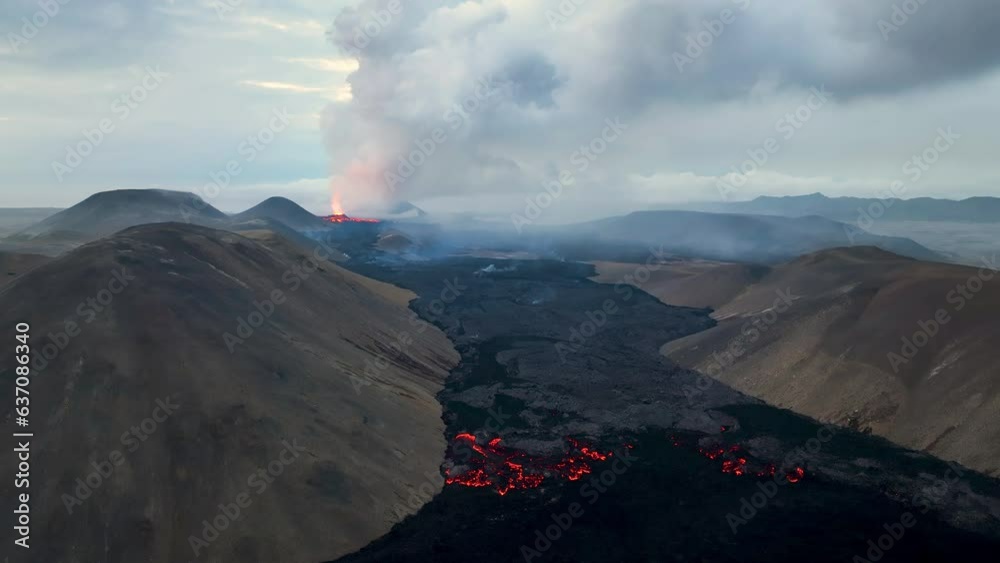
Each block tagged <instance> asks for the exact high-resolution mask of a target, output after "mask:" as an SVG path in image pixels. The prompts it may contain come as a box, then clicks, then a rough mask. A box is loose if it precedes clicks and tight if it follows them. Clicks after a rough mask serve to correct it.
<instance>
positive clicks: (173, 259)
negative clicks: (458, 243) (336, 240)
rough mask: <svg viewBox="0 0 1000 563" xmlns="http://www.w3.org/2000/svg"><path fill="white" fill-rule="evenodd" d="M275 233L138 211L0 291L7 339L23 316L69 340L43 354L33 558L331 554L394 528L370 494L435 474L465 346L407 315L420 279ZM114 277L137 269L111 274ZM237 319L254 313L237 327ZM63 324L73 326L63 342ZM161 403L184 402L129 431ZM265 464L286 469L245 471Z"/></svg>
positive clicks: (6, 485)
mask: <svg viewBox="0 0 1000 563" xmlns="http://www.w3.org/2000/svg"><path fill="white" fill-rule="evenodd" d="M279 246H280V245H272V246H271V247H267V248H266V247H264V246H261V245H260V244H258V243H256V242H253V241H251V240H249V239H247V238H244V237H241V236H238V235H236V234H232V233H227V232H222V231H216V230H212V229H208V228H203V227H195V226H189V225H179V224H159V225H146V226H140V227H135V228H132V229H128V230H126V231H123V232H121V233H118V234H116V235H114V236H112V237H110V238H107V239H102V240H99V241H97V242H94V243H90V244H88V245H85V246H83V247H81V248H79V249H77V250H75V251H73V252H70V253H69V254H67V255H65V256H63V257H62V258H60V259H58V260H55V261H53V262H50V263H48V264H46V265H44V266H41V267H39V268H37V269H35V270H33V271H32V272H30V273H28V274H26V275H24V276H22V277H19V278H17V279H16V280H15V281H14V282H12V283H10V284H8V285H7V286H6V287H4V288H3V289H0V310H2V311H3V312H2V313H0V317H2V321H0V323H2V324H0V326H3V327H4V331H5V335H6V336H5V338H7V340H8V341H10V342H11V343H14V338H13V334H12V329H13V327H14V326H15V323H16V322H19V321H27V322H30V323H31V335H32V337H31V343H32V346H33V348H34V349H35V350H42V348H43V345H45V344H46V343H48V342H49V338H48V337H47V336H46V335H49V334H52V335H54V336H55V340H57V341H60V342H62V343H63V345H64V347H65V349H63V350H62V351H61V352H59V353H58V355H56V356H55V357H54V359H50V360H48V361H47V362H42V361H40V360H39V361H36V368H41V369H37V370H36V373H35V375H34V376H33V377H32V380H31V398H32V401H33V402H32V405H31V407H32V411H31V416H30V420H31V426H30V430H31V431H33V432H35V438H34V442H33V445H32V475H31V486H32V489H31V494H32V503H33V506H32V518H33V526H34V528H33V533H32V538H31V539H32V546H33V547H32V550H31V552H30V554H31V557H30V558H29V559H25V560H26V561H38V562H43V561H44V562H51V561H108V562H121V563H131V562H134V561H146V562H156V563H160V562H162V563H174V562H177V561H195V560H200V561H246V562H250V561H321V560H327V559H331V558H336V557H338V556H340V555H343V554H346V553H349V552H352V551H354V550H357V549H359V548H360V547H362V546H363V545H365V544H366V543H368V542H369V541H371V540H372V539H374V538H376V537H378V536H380V535H382V534H384V533H386V532H387V531H388V530H389V527H390V526H391V524H392V523H391V522H390V521H389V518H388V517H387V516H386V514H385V513H384V512H378V511H375V510H373V509H372V507H373V506H375V505H383V506H390V507H391V506H395V505H398V504H400V503H402V504H404V505H405V504H406V503H408V501H409V499H410V497H411V495H412V493H413V491H415V490H420V489H423V490H424V491H427V490H428V486H429V487H430V490H431V492H433V490H435V489H436V488H437V487H439V485H440V481H439V480H438V479H434V477H435V476H437V475H438V472H439V466H440V463H441V459H442V456H443V452H444V448H445V443H444V441H443V423H442V421H441V409H440V405H439V404H438V403H437V401H436V400H435V393H436V392H437V391H438V389H439V388H440V386H441V384H442V381H443V379H444V377H445V375H446V373H447V371H448V370H449V369H450V367H451V366H453V365H454V364H455V363H456V362H457V360H458V357H457V354H456V352H455V351H454V349H453V348H452V347H451V345H450V343H449V342H448V340H447V339H446V338H445V337H444V335H443V334H442V333H440V332H439V331H438V330H436V329H434V328H432V327H428V326H426V325H420V324H419V323H417V322H411V316H410V311H409V310H408V309H407V308H406V305H405V304H406V301H407V300H408V299H409V298H411V297H412V294H409V293H407V292H405V291H403V290H400V289H398V288H392V287H391V286H386V285H385V284H380V283H377V282H373V281H371V280H367V279H365V278H363V277H361V276H358V275H356V274H353V273H350V272H347V271H346V270H343V269H342V268H340V267H339V266H336V265H335V264H333V263H330V262H322V263H317V264H310V263H308V260H307V259H306V258H307V257H304V256H303V255H302V254H300V253H295V252H288V251H286V250H284V249H282V248H280V247H279ZM315 266H318V269H314V267H315ZM116 272H117V274H116ZM307 272H312V273H307ZM116 276H118V277H122V278H126V279H127V278H128V277H134V279H131V280H129V281H128V286H127V287H124V288H122V287H121V285H120V282H114V283H112V282H111V281H110V280H112V279H115V278H116ZM295 280H298V281H297V282H296V281H295ZM109 288H112V289H119V290H121V291H120V292H119V293H117V294H114V295H113V297H112V299H111V302H110V304H107V305H104V306H101V308H102V310H101V311H100V312H97V311H96V310H94V309H95V308H94V307H93V306H92V305H91V304H87V300H88V299H90V298H96V299H99V300H100V299H102V298H106V297H107V296H108V295H109V293H108V292H107V291H106V290H108V289H109ZM276 290H281V291H282V294H283V295H284V298H285V299H284V301H283V302H281V303H276V304H274V306H273V312H270V314H269V315H266V317H265V316H264V315H261V317H257V315H255V314H254V313H255V311H258V310H261V309H263V310H264V311H271V308H270V305H268V304H266V303H264V302H265V301H266V300H268V299H271V300H273V301H278V299H276V298H275V296H276V294H275V293H274V292H275V291H276ZM105 302H107V300H106V299H105ZM255 302H256V303H258V304H261V305H260V306H259V307H258V306H255ZM81 303H84V305H82V306H81V305H80V304H81ZM98 305H100V303H99V302H98ZM261 318H265V320H264V322H263V323H259V322H257V321H260V320H261ZM240 319H243V320H244V321H247V322H255V323H257V324H258V326H257V328H254V329H253V332H252V334H248V333H247V331H244V332H242V333H239V332H237V327H238V325H239V323H240V322H241V321H240ZM67 321H72V322H74V323H76V325H75V326H76V327H77V328H76V329H74V330H73V331H72V333H73V334H75V336H70V337H69V338H68V339H67V338H66V337H64V336H62V335H61V333H63V332H65V331H66V330H67V325H66V322H67ZM88 321H89V322H88ZM226 333H231V334H233V335H237V336H239V337H241V338H242V339H243V342H242V343H236V342H233V341H232V340H230V341H229V342H227V340H226V338H227V337H226V336H225V334H226ZM12 346H13V344H12ZM49 351H50V352H51V351H52V349H51V348H50V350H49ZM12 354H13V348H12V349H11V354H8V355H6V356H5V358H4V359H3V360H0V368H5V369H4V371H3V374H4V375H3V377H2V378H3V388H2V391H0V400H2V401H3V402H4V404H6V405H13V404H14V398H13V393H14V392H13V373H14V364H13V361H14V360H13V355H12ZM43 364H47V365H43ZM366 369H367V373H366ZM167 399H169V401H172V402H173V403H175V404H176V405H179V406H177V407H176V411H175V412H174V414H172V415H170V416H169V417H165V420H162V421H161V422H159V423H157V424H156V426H155V429H154V430H153V431H152V432H149V433H148V434H146V439H145V441H142V442H138V441H136V440H135V439H134V438H132V437H129V435H128V433H129V432H130V429H131V428H132V427H138V428H139V429H140V431H143V427H142V426H141V425H142V424H144V422H143V421H144V420H146V419H149V420H150V421H152V418H151V417H153V416H154V415H159V416H161V418H163V417H162V415H163V411H162V410H156V409H157V405H158V403H157V401H166V400H167ZM7 416H8V418H9V417H10V416H11V413H10V412H7ZM146 424H147V429H148V426H149V423H146ZM126 438H128V441H125V439H126ZM289 444H292V445H293V448H291V449H290V448H289V446H288V445H289ZM294 446H298V447H301V448H303V449H301V450H298V449H296V448H295V447H294ZM132 447H134V448H135V449H134V451H132V450H130V448H132ZM112 452H119V455H118V456H117V457H109V456H113V455H114V454H112ZM290 452H294V456H293V455H292V453H290ZM11 459H13V458H12V456H5V459H4V462H3V467H4V471H5V472H6V474H8V475H11V474H13V471H11V470H12V469H13V468H12V467H10V463H11V462H10V460H11ZM109 459H111V460H116V461H118V462H120V464H118V465H116V466H115V468H114V472H113V473H112V474H111V475H110V476H109V477H106V478H104V479H103V480H102V483H101V484H100V485H99V486H97V487H96V488H95V489H94V490H93V492H92V493H91V495H90V497H89V498H86V499H83V500H82V501H81V503H79V504H78V503H74V502H72V501H70V502H68V503H67V501H66V499H67V498H72V495H74V494H75V492H74V491H75V490H76V489H77V488H78V487H80V485H79V483H78V482H77V481H76V480H77V479H78V478H82V479H86V478H87V476H88V475H89V474H91V473H93V472H94V471H95V469H94V466H93V465H92V462H93V463H97V465H98V467H100V466H101V464H102V463H103V462H105V461H107V460H109ZM285 462H288V463H285ZM262 468H263V469H264V470H265V471H276V470H277V469H280V472H279V474H278V475H275V474H274V473H273V472H270V473H265V474H258V475H256V477H257V479H254V477H255V473H256V472H258V471H259V470H261V469H262ZM274 468H276V469H274ZM268 479H270V482H269V483H267V484H266V487H264V490H260V487H261V485H262V483H265V482H267V481H268ZM12 485H13V481H8V480H4V482H3V484H0V494H2V496H3V498H13V497H12V494H13V492H14V490H13V487H12ZM84 492H85V491H84ZM424 494H426V493H424ZM64 495H71V496H70V497H67V496H64ZM242 495H246V496H245V497H244V496H242ZM239 499H243V500H249V505H248V506H246V507H245V508H243V509H242V510H241V514H240V516H239V517H238V518H236V519H235V522H233V523H231V524H228V525H227V526H226V529H225V530H222V531H220V532H219V535H218V537H217V538H214V539H213V541H210V542H208V545H207V547H203V549H202V551H201V552H200V553H199V555H198V557H196V556H195V554H194V553H193V551H192V547H191V543H192V540H191V538H192V537H196V538H199V539H202V540H203V539H204V538H205V537H206V534H205V531H204V529H205V524H204V522H206V521H208V522H214V521H215V519H216V518H219V517H220V516H219V515H220V508H219V506H220V505H226V506H231V505H232V504H233V503H236V502H239ZM67 504H68V505H69V506H70V507H71V508H72V509H73V513H72V514H68V513H67V508H66V506H67ZM5 530H7V531H5V532H4V533H3V538H0V539H2V541H4V542H7V544H8V545H10V542H12V541H13V540H12V538H10V537H9V536H10V534H11V532H10V527H7V528H5ZM208 536H209V537H211V534H208Z"/></svg>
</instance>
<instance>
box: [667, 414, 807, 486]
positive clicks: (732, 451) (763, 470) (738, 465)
mask: <svg viewBox="0 0 1000 563" xmlns="http://www.w3.org/2000/svg"><path fill="white" fill-rule="evenodd" d="M726 431H728V429H727V428H726V427H723V432H726ZM670 440H671V442H673V445H674V447H675V448H679V447H681V446H682V445H683V442H682V441H681V439H680V438H679V437H678V436H676V435H671V436H670ZM741 449H742V448H740V446H739V444H733V445H731V446H728V447H726V446H721V445H718V446H712V447H711V448H703V447H698V448H697V451H698V453H699V454H701V455H702V456H703V457H705V458H707V459H710V460H712V461H717V460H718V461H721V462H722V472H723V473H726V474H729V475H734V476H736V477H742V476H744V475H756V476H757V477H762V478H767V477H772V478H773V477H774V476H775V475H777V473H778V468H777V467H776V466H775V465H774V464H773V463H767V464H764V465H763V466H759V465H756V464H755V468H754V469H753V470H752V469H751V467H750V465H751V463H750V460H749V459H747V457H746V456H743V455H740V450H741ZM805 476H806V471H805V469H803V468H801V467H795V468H793V469H792V470H791V471H789V472H788V473H786V474H785V479H786V480H787V481H788V482H789V483H792V484H795V483H799V482H801V481H802V480H803V479H804V478H805Z"/></svg>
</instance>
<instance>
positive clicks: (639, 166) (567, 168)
mask: <svg viewBox="0 0 1000 563" xmlns="http://www.w3.org/2000/svg"><path fill="white" fill-rule="evenodd" d="M46 4H47V3H46V2H45V1H44V0H43V1H42V2H38V0H4V2H3V3H2V5H0V25H2V26H3V27H2V29H0V31H3V34H4V41H0V73H2V76H3V80H2V81H0V145H2V146H0V173H2V176H0V179H2V188H0V196H2V198H0V206H67V205H71V204H73V203H75V202H76V201H78V200H80V199H82V198H83V197H85V196H86V195H88V194H90V193H92V192H94V191H99V190H104V189H111V188H118V187H122V188H124V187H134V188H140V187H160V188H170V189H183V190H193V191H196V192H198V193H200V194H201V195H203V197H205V198H206V199H207V200H209V201H210V202H211V203H213V204H214V205H216V206H217V207H219V208H221V209H223V210H226V211H235V210H239V209H241V208H244V207H247V206H249V205H252V204H253V203H256V202H257V201H259V200H260V199H263V198H264V197H267V196H269V195H275V194H277V195H286V196H289V197H292V198H294V199H296V200H298V201H299V202H300V203H302V204H303V205H305V206H307V207H309V208H311V209H313V210H316V211H320V210H322V209H325V208H327V207H328V201H329V199H330V192H331V190H336V191H338V192H341V193H342V197H343V199H344V202H345V204H346V205H347V207H348V211H350V210H351V208H352V207H357V206H359V205H368V204H369V203H372V202H374V201H378V200H383V199H407V200H410V201H414V202H416V203H417V204H419V205H421V206H423V207H426V208H429V209H431V210H442V211H445V210H447V211H459V210H467V211H473V212H477V213H484V212H493V213H510V212H516V211H521V210H523V209H524V207H525V205H526V203H525V202H526V198H527V199H534V198H537V197H538V194H540V193H543V190H544V189H545V187H546V186H549V189H550V190H553V189H555V186H557V185H558V186H560V187H561V191H560V193H561V195H560V196H559V198H558V200H557V201H558V205H555V204H554V205H553V206H552V211H550V212H549V213H548V214H547V215H546V217H547V218H548V219H551V220H565V219H567V218H584V217H593V216H598V215H604V214H608V213H613V212H620V211H627V210H630V209H638V208H649V207H655V206H664V205H669V204H672V203H676V202H683V201H719V200H722V199H723V198H724V197H725V198H729V199H732V200H742V199H751V198H753V197H756V196H758V195H761V194H771V195H788V194H806V193H813V192H817V191H822V192H824V193H826V194H828V195H859V196H878V195H879V194H882V193H884V192H885V190H886V189H887V187H888V186H889V185H890V184H891V183H892V182H893V181H895V180H903V181H906V193H905V195H906V196H907V197H913V196H921V195H930V196H938V197H954V198H959V197H968V196H974V195H1000V188H998V186H1000V183H998V180H1000V159H997V158H996V154H997V152H998V150H1000V141H998V139H1000V137H998V135H997V134H996V127H997V125H998V124H1000V105H998V104H1000V103H998V102H997V100H1000V36H998V35H997V34H996V33H995V32H994V30H995V29H996V28H997V27H998V26H1000V9H998V8H997V7H996V3H995V0H951V1H948V2H945V1H944V0H922V3H921V0H838V1H836V2H834V1H820V0H800V1H797V2H788V1H787V0H697V1H696V0H685V1H680V0H618V1H615V2H611V1H598V0H467V1H457V0H439V1H429V0H361V1H358V0H327V1H320V0H242V1H241V0H118V1H111V0H86V1H85V0H53V4H54V5H55V6H58V9H55V8H51V7H50V8H49V11H50V12H54V13H53V14H51V15H50V14H46V13H44V11H43V7H42V6H44V5H46ZM32 20H34V23H30V22H31V21H32ZM102 128H103V129H104V131H101V129H102ZM939 131H946V132H948V131H950V133H949V136H950V137H951V138H952V139H953V142H949V144H948V145H947V146H948V149H947V151H945V152H941V151H932V152H931V153H928V154H929V156H932V157H934V158H933V160H935V162H934V163H933V164H931V165H928V166H927V167H926V168H927V170H926V171H925V173H923V174H922V175H921V177H920V179H919V180H918V181H912V179H910V178H908V175H907V174H906V173H904V166H905V165H906V163H907V161H908V160H909V159H911V158H912V157H913V156H914V155H920V154H922V153H924V152H925V150H928V149H930V147H933V146H934V144H935V141H936V140H937V138H938V136H939V135H940V133H939ZM956 137H957V138H956ZM938 146H939V147H943V146H945V144H943V143H941V142H940V141H938ZM754 155H756V156H757V162H755V163H754V162H752V161H751V163H752V164H748V163H747V161H748V159H751V158H753V157H754ZM762 155H766V156H765V157H764V158H761V156H762ZM227 167H228V168H230V171H227V170H226V169H227ZM743 171H749V173H747V174H743ZM227 176H228V179H227ZM720 180H725V181H726V182H727V185H730V186H733V185H735V183H739V184H740V186H739V187H738V188H733V189H727V190H721V189H720Z"/></svg>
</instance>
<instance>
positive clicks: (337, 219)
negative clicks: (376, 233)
mask: <svg viewBox="0 0 1000 563" xmlns="http://www.w3.org/2000/svg"><path fill="white" fill-rule="evenodd" d="M323 219H324V220H325V221H327V222H329V223H380V222H381V221H379V220H378V219H362V218H360V217H348V216H347V215H344V214H343V213H341V214H339V215H327V216H326V217H323Z"/></svg>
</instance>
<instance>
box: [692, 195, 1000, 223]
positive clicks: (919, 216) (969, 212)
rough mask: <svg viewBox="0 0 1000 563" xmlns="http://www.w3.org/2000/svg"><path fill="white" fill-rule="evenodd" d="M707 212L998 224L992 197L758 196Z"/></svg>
mask: <svg viewBox="0 0 1000 563" xmlns="http://www.w3.org/2000/svg"><path fill="white" fill-rule="evenodd" d="M873 206H875V207H873ZM706 209H707V210H711V211H718V212H724V213H759V214H764V215H783V216H786V217H802V216H805V215H819V216H822V217H826V218H829V219H834V220H837V221H845V222H848V223H856V222H857V221H858V218H859V217H863V216H872V215H875V214H874V213H873V212H872V211H867V210H868V209H876V210H882V211H881V212H879V213H878V214H877V215H876V216H878V217H879V219H880V220H885V221H953V222H975V223H996V222H1000V198H995V197H972V198H968V199H963V200H960V201H956V200H951V199H934V198H929V197H919V198H913V199H898V198H891V199H885V200H883V199H876V198H860V197H827V196H825V195H823V194H821V193H816V194H810V195H803V196H785V197H773V196H761V197H758V198H756V199H754V200H752V201H741V202H733V203H720V204H711V205H709V206H707V208H706Z"/></svg>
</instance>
